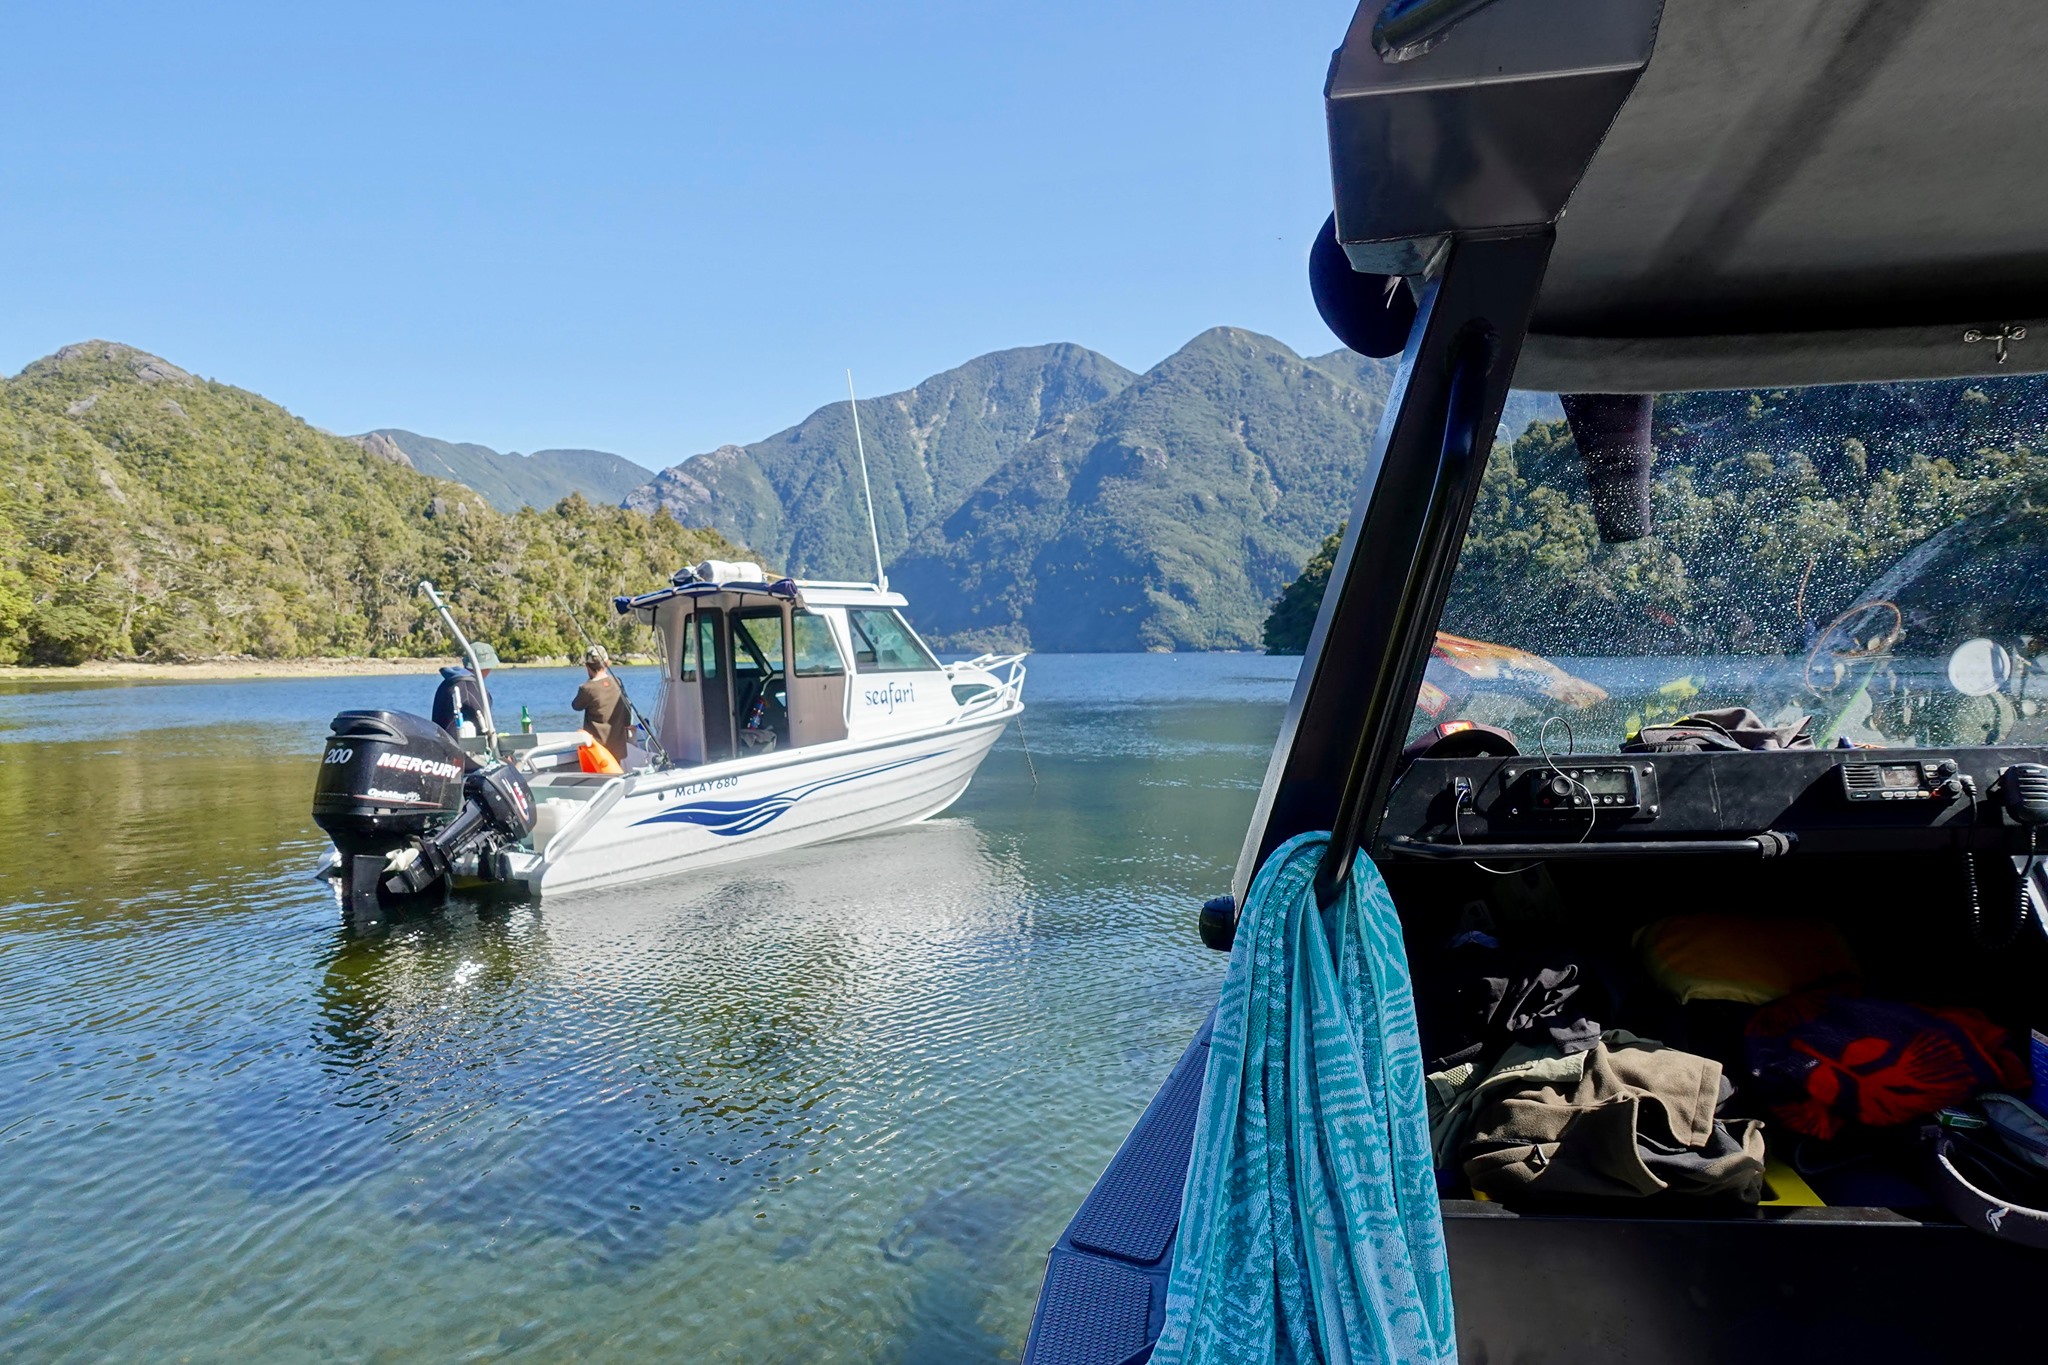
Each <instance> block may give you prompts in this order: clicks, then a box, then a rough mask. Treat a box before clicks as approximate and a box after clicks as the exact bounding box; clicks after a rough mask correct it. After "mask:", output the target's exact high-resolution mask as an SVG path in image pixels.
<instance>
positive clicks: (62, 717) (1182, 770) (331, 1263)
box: [0, 655, 1295, 1362]
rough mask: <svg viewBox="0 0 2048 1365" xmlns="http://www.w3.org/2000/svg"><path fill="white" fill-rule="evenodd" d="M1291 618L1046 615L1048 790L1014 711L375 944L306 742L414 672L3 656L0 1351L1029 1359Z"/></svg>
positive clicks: (1215, 848)
mask: <svg viewBox="0 0 2048 1365" xmlns="http://www.w3.org/2000/svg"><path fill="white" fill-rule="evenodd" d="M1294 664H1295V661H1293V660H1286V659H1263V658H1256V657H1248V656H1233V655H1194V656H1178V657H1176V656H1160V655H1152V656H1122V657H1103V656H1086V657H1057V656H1040V657H1038V658H1036V659H1034V660H1033V661H1032V665H1031V679H1030V682H1029V685H1028V687H1027V691H1026V700H1027V702H1028V703H1029V704H1030V707H1031V709H1030V712H1029V714H1028V715H1027V716H1026V718H1025V735H1026V738H1027V739H1028V741H1029V744H1030V754H1031V757H1032V758H1033V759H1034V760H1035V763H1036V767H1037V778H1038V780H1037V784H1036V785H1035V786H1034V785H1033V782H1032V780H1031V776H1030V773H1029V771H1028V769H1027V766H1026V762H1025V753H1024V751H1023V750H1022V749H1021V748H1020V747H1019V743H1018V738H1017V732H1016V731H1015V730H1014V729H1013V730H1012V731H1011V732H1010V733H1009V734H1008V735H1007V736H1006V737H1005V738H1004V740H1003V741H1002V743H1001V744H1000V745H998V747H997V748H996V750H995V751H994V752H993V753H992V754H991V755H990V757H989V760H988V762H987V763H986V765H985V766H984V767H983V769H982V772H981V775H980V776H979V777H978V778H977V779H976V781H975V783H974V785H973V787H972V788H970V790H969V791H968V793H967V795H966V796H965V798H963V799H962V801H961V802H960V803H959V805H957V806H956V807H955V808H954V809H953V811H952V812H950V813H949V814H948V815H947V816H946V817H945V818H942V819H940V820H936V821H932V822H930V823H928V824H925V825H922V826H918V827H916V828H912V829H908V830H904V831H900V832H898V833H895V834H889V835H882V836H878V837H875V838H871V839H865V840H859V841H855V842H851V843H847V844H841V845H836V846H832V847H827V848H820V849H815V850H812V851H810V852H808V853H805V854H800V855H798V856H796V857H794V858H791V859H788V860H786V861H782V862H778V863H776V864H774V865H771V866H753V867H743V868H742V869H740V870H737V871H732V872H727V873H723V874H719V873H712V874H705V875H701V876H698V877H694V878H683V879H678V880H672V881H669V882H666V883H657V884H653V885H649V886H644V887H639V888H632V889H629V890H626V891H620V892H605V893H597V894H595V895H592V896H588V897H565V898H561V899H558V900H549V901H548V902H546V903H545V904H543V905H538V906H515V907H500V908H495V909H493V908H478V907H474V906H457V907H455V908H453V909H451V910H450V911H449V912H447V913H446V914H443V915H438V916H434V917H430V918H418V919H413V920H410V921H401V922H400V923H399V924H398V926H397V927H396V928H395V929H394V931H393V932H392V933H391V934H390V935H389V936H388V937H385V938H382V939H376V940H364V941H351V940H349V939H347V938H346V937H345V936H344V935H343V934H342V933H341V932H340V927H339V926H340V915H339V912H338V910H337V908H336V906H335V903H334V899H333V896H332V893H331V892H330V891H329V890H328V889H327V888H326V887H325V886H324V885H323V884H319V883H315V882H313V881H310V880H309V879H308V878H307V876H306V872H307V870H308V869H309V868H310V867H311V865H312V863H313V861H314V859H315V857H316V856H317V855H318V853H319V852H320V851H321V849H322V848H323V847H324V843H323V841H322V840H321V838H320V836H319V833H318V831H317V830H315V829H314V828H313V827H312V825H311V823H310V821H309V820H308V819H307V816H306V809H307V804H308V801H309V798H310V793H311V788H312V781H313V767H314V765H313V756H314V755H316V754H317V753H318V752H319V747H320V737H321V735H322V734H323V733H324V732H325V728H326V721H327V719H328V717H329V716H331V715H332V714H333V713H334V712H335V711H337V710H341V709H343V708H345V707H349V706H363V705H377V706H391V707H398V708H403V709H410V710H418V711H424V710H425V709H426V704H427V700H428V697H429V695H430V692H431V680H430V679H413V678H362V679H346V680H338V681H270V682H250V683H218V684H206V685H192V686H187V685H143V686H80V687H71V688H64V689H44V690H38V691H29V690H26V689H23V688H21V687H19V686H18V685H17V686H16V687H15V688H14V690H12V691H8V690H4V689H6V688H7V687H8V684H5V683H0V831H4V834H0V839H4V843H0V1247H4V1248H5V1252H4V1254H0V1357H5V1358H20V1359H54V1358H78V1359H90V1358H111V1359H122V1360H144V1359H149V1360H184V1359H192V1360H213V1359H225V1358H261V1359H264V1360H269V1361H294V1360H394V1361H395V1360H419V1359H496V1358H500V1357H522V1358H533V1359H563V1358H582V1359H608V1358H628V1357H641V1358H646V1357H654V1356H666V1357H668V1358H674V1359H690V1360H704V1361H725V1360H732V1361H769V1360H804V1361H812V1360H860V1361H866V1360H902V1361H948V1362H952V1361H963V1360H980V1359H1000V1358H1008V1357H1014V1356H1015V1355H1016V1354H1017V1353H1018V1351H1019V1349H1020V1347H1021V1344H1022V1341H1023V1336H1024V1333H1025V1330H1026V1328H1027V1326H1028V1324H1029V1321H1030V1313H1031V1307H1032V1303H1033V1301H1034V1298H1035V1296H1036V1292H1037V1288H1038V1280H1039V1275H1040V1273H1041V1271H1042V1269H1043V1264H1044V1255H1045V1250H1046V1248H1047V1247H1048V1246H1049V1245H1050V1244H1051V1243H1052V1241H1053V1239H1054V1238H1055V1237H1056V1236H1057V1235H1058V1234H1059V1231H1060V1229H1061V1227H1062V1226H1063V1225H1064V1223H1065V1221H1066V1219H1067V1218H1068V1217H1069V1216H1070V1214H1071V1213H1072V1211H1073V1209H1074V1207H1075V1206H1076V1204H1077V1203H1078V1202H1079V1200H1080V1198H1081V1196H1082V1195H1083V1194H1084V1193H1085V1192H1086V1190H1087V1188H1088V1186H1089V1184H1090V1182H1091V1181H1092V1180H1093V1179H1094V1177H1095V1175H1096V1174H1097V1172H1098V1171H1100V1169H1101V1168H1102V1166H1103V1164H1104V1163H1105V1162H1106V1161H1107V1160H1108V1158H1109V1156H1110V1154H1111V1152H1112V1151H1113V1150H1114V1149H1115V1146H1116V1144H1117V1142H1118V1141H1120V1140H1121V1138H1122V1136H1123V1134H1124V1133H1125V1131H1126V1130H1127V1129H1128V1127H1129V1125H1130V1123H1131V1121H1132V1120H1133V1119H1134V1118H1135V1117H1136V1116H1137V1114H1138V1113H1139V1111H1140V1110H1141V1109H1142V1108H1143V1107H1144V1104H1145V1102H1146V1100H1147V1099H1149V1098H1150V1096H1151V1094H1152V1091H1153V1090H1154V1088H1155V1087H1156V1086H1157V1084H1158V1083H1159V1081H1160V1080H1161V1079H1162V1078H1163V1076H1164V1075H1165V1073H1166V1070H1167V1069H1168V1067H1169V1066H1170V1065H1171V1063H1172V1061H1173V1059H1174V1057H1175V1056H1176V1055H1178V1053H1179V1051H1180V1049H1181V1048H1182V1047H1183V1046H1184V1045H1185V1043H1186V1041H1187V1039H1188V1036H1189V1034H1190V1032H1191V1031H1192V1030H1193V1029H1194V1027H1195V1026H1196V1025H1197V1024H1198V1023H1199V1022H1200V1019H1201V1017H1202V1015H1203V1014H1204V1013H1205V1012H1206V1010H1207V1009H1208V1007H1209V1004H1210V1003H1211V1002H1212V1000H1213V999H1214V996H1215V991H1216V987H1217V984H1218V982H1219V980H1220V978H1221V973H1222V967H1223V962H1222V959H1221V958H1220V957H1218V956H1216V955H1214V954H1211V953H1208V952H1206V951H1204V950H1203V949H1202V948H1201V947H1200V946H1199V945H1198V943H1197V942H1196V939H1195V934H1194V927H1193V926H1194V908H1195V906H1196V904H1197V903H1198V902H1199V900H1200V899H1201V898H1202V897H1204V896H1207V895H1211V894H1214V893H1216V892H1218V891H1220V890H1223V889H1226V885H1227V879H1228V876H1229V873H1230V869H1231V866H1232V864H1233V863H1234V861H1235V858H1236V854H1237V849H1238V844H1239V841H1240V840H1241V838H1242V836H1243V831H1244V822H1245V819H1246V816H1247V814H1248V812H1249V810H1250V807H1251V803H1252V800H1253V797H1254V794H1255V790H1256V786H1257V783H1258V781H1259V779H1260V777H1261V776H1262V774H1263V772H1264V766H1265V760H1266V755H1267V752H1268V748H1269V746H1270V744H1271V742H1272V738H1273V735H1274V733H1275V731H1276V729H1277V728H1278V724H1279V719H1280V710H1281V707H1282V705H1283V704H1284V702H1285V700H1286V694H1287V689H1288V687H1289V685H1290V683H1291V681H1292V676H1293V671H1294ZM627 676H628V679H629V682H631V683H633V684H634V685H636V687H638V688H639V689H642V690H644V691H645V692H646V694H647V695H648V696H650V697H651V696H652V692H653V685H652V680H651V678H650V677H648V676H646V675H645V674H644V673H634V672H629V673H628V675H627ZM580 677H581V670H573V671H572V670H561V671H558V672H539V673H537V672H528V671H512V672H509V673H501V674H500V675H499V676H498V678H497V679H495V680H494V683H495V685H494V687H493V695H494V697H495V699H496V701H497V704H498V706H499V708H500V710H501V712H504V713H506V714H510V715H515V716H516V715H517V708H518V706H519V705H520V704H521V703H525V704H527V705H529V706H530V707H531V708H532V710H533V714H534V716H535V719H536V721H538V722H539V723H540V724H541V725H542V726H543V727H546V726H552V725H558V724H566V723H568V721H569V720H570V715H569V712H568V710H567V702H568V698H569V696H570V694H571V692H572V691H573V688H574V684H575V682H576V681H577V680H579V679H580Z"/></svg>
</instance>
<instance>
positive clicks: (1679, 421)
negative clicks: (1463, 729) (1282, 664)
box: [1410, 377, 2048, 753]
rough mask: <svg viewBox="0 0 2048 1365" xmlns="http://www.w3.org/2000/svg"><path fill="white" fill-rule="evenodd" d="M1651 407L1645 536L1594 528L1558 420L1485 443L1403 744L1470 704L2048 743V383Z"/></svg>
mask: <svg viewBox="0 0 2048 1365" xmlns="http://www.w3.org/2000/svg"><path fill="white" fill-rule="evenodd" d="M1651 412H1652V418H1651V430H1652V433H1653V436H1654V446H1655V452H1656V454H1655V464H1654V473H1653V478H1652V484H1651V523H1650V527H1649V534H1648V535H1646V536H1644V537H1643V538H1641V539H1638V540H1634V541H1628V542H1624V543H1606V542H1603V541H1602V540H1601V538H1600V534H1599V531H1598V528H1597V524H1596V520H1595V516H1594V510H1593V506H1592V504H1591V500H1590V494H1589V489H1588V485H1587V481H1586V477H1585V473H1584V465H1583V462H1582V461H1581V459H1580V456H1579V452H1578V449H1577V447H1576V446H1575V445H1574V443H1573V440H1572V435H1571V431H1570V429H1569V427H1568V426H1567V424H1566V423H1565V422H1564V421H1562V420H1556V421H1547V420H1538V421H1535V422H1533V423H1531V424H1529V425H1528V426H1527V427H1526V428H1525V429H1524V430H1522V431H1521V432H1519V433H1517V434H1515V435H1514V438H1513V439H1512V441H1508V440H1503V441H1502V442H1501V443H1499V444H1496V446H1495V447H1494V450H1493V454H1492V457H1491V459H1490V460H1489V463H1488V466H1487V470H1486V475H1485V481H1484V485H1483V487H1482V489H1481V491H1480V494H1479V498H1478V503H1477V506H1476V508H1475V510H1474V513H1473V516H1472V521H1471V525H1470V527H1469V529H1468V532H1467V535H1466V539H1465V543H1464V546H1463V549H1462V552H1461V555H1460V558H1459V561H1458V568H1457V572H1456V574H1455V576H1454V579H1453V582H1452V587H1451V592H1450V598H1449V601H1448V604H1447V606H1446V608H1445V611H1444V614H1443V618H1442V622H1441V633H1440V634H1439V635H1438V637H1437V643H1436V648H1435V650H1434V651H1433V652H1432V656H1431V659H1430V662H1429V667H1428V672H1427V681H1426V682H1425V684H1424V686H1423V689H1422V694H1421V697H1420V699H1419V702H1418V705H1417V708H1416V713H1415V717H1414V724H1413V727H1412V729H1411V731H1410V738H1411V739H1416V738H1419V737H1421V736H1423V735H1425V734H1426V733H1427V732H1428V731H1429V730H1430V728H1431V727H1432V726H1439V725H1442V724H1444V723H1445V722H1448V721H1455V720H1469V721H1473V722H1476V723H1479V724H1486V725H1494V726H1499V727H1502V728H1505V729H1507V730H1509V731H1511V732H1512V733H1513V734H1514V735H1515V737H1516V740H1517V743H1518V746H1519V747H1520V748H1521V749H1522V750H1523V751H1524V752H1539V751H1542V750H1544V749H1548V750H1549V751H1551V752H1564V751H1565V750H1566V749H1567V748H1576V750H1577V751H1578V752H1581V753H1584V752H1600V751H1607V752H1611V751H1613V750H1614V749H1616V748H1618V747H1619V746H1621V745H1622V744H1623V743H1624V742H1626V741H1627V740H1628V739H1629V738H1630V737H1631V736H1634V735H1636V734H1637V733H1638V732H1639V731H1640V729H1641V727H1643V726H1645V725H1655V724H1660V723H1667V722H1670V721H1673V720H1676V719H1678V718H1680V717H1683V716H1691V715H1697V714H1698V713H1701V712H1706V711H1721V710H1724V709H1728V708H1748V709H1749V710H1750V711H1752V712H1754V713H1755V722H1754V723H1756V724H1761V725H1762V726H1765V727H1771V728H1776V727H1794V726H1797V725H1798V723H1799V722H1800V720H1801V718H1802V717H1810V718H1811V723H1810V729H1809V731H1808V733H1809V734H1810V735H1811V737H1812V739H1813V741H1814V742H1815V743H1818V744H1822V745H1829V744H1837V743H1841V742H1845V741H1846V742H1849V743H1853V744H1859V745H1912V744H1918V745H1937V746H1949V745H1970V744H1991V743H2036V744H2038V743H2048V710H2044V708H2048V453H2044V452H2048V378H2035V377H2011V378H2004V379H1975V380H1952V381H1940V382H1925V383H1913V384H1864V385H1839V386H1832V387H1823V388H1811V389H1791V390H1770V391H1743V392H1718V393H1682V394H1666V395H1660V396H1658V397H1657V399H1656V400H1655V403H1654V406H1653V408H1652V410H1651ZM1503 434H1504V435H1505V433H1503ZM1785 733H1786V734H1788V735H1789V734H1791V733H1792V731H1791V730H1790V729H1787V730H1786V731H1785ZM1744 747H1755V746H1753V745H1749V744H1745V745H1744ZM1763 747H1771V746H1770V745H1765V746H1763Z"/></svg>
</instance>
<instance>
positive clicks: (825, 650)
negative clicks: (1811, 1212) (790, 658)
mask: <svg viewBox="0 0 2048 1365" xmlns="http://www.w3.org/2000/svg"><path fill="white" fill-rule="evenodd" d="M790 631H791V641H790V652H791V653H792V654H794V655H795V656H796V675H797V676H798V677H799V678H836V677H838V676H839V675H840V674H841V673H844V672H845V671H846V660H845V659H844V658H843V657H842V656H841V655H840V653H839V642H838V641H837V640H835V639H833V638H832V627H831V624H830V623H829V622H827V621H826V620H825V618H824V617H822V616H813V615H811V613H809V612H807V611H800V612H797V613H796V615H795V617H794V618H793V619H792V620H791V622H790Z"/></svg>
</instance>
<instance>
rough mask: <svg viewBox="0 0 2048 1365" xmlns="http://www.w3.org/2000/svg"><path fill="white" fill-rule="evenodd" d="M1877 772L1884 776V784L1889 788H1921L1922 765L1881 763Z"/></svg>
mask: <svg viewBox="0 0 2048 1365" xmlns="http://www.w3.org/2000/svg"><path fill="white" fill-rule="evenodd" d="M1877 770H1878V771H1879V772H1881V773H1883V774H1884V784H1885V786H1887V787H1910V788H1914V789H1918V787H1919V786H1920V765H1919V764H1918V763H1880V764H1878V767H1877Z"/></svg>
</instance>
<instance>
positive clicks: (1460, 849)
mask: <svg viewBox="0 0 2048 1365" xmlns="http://www.w3.org/2000/svg"><path fill="white" fill-rule="evenodd" d="M2043 762H2048V749H2042V748H2038V747H2025V748H2019V747H2006V748H1974V749H1783V750H1769V751H1764V752H1757V753H1733V752H1724V751H1715V752H1709V753H1663V754H1611V755H1590V754H1588V755H1575V756H1570V757H1554V758H1544V757H1540V756H1531V755H1526V754H1525V755H1522V756H1519V757H1514V758H1423V759H1417V760H1416V761H1415V762H1414V763H1412V764H1411V765H1410V766H1409V768H1408V770H1407V771H1406V772H1404V773H1403V774H1402V775H1401V777H1400V778H1399V779H1398V780H1397V781H1396V782H1395V784H1394V789H1393V792H1392V794H1391V795H1390V797H1389V798H1388V802H1387V818H1386V821H1385V823H1384V824H1383V825H1382V827H1381V830H1380V836H1379V839H1378V841H1377V844H1376V846H1375V847H1374V849H1373V856H1374V857H1375V858H1385V859H1391V860H1394V861H1401V860H1404V859H1418V860H1427V861H1470V860H1476V859H1481V858H1487V857H1498V856H1501V855H1503V854H1511V855H1513V856H1517V857H1567V858H1585V857H1596V858H1597V857H1633V856H1654V855H1658V854H1675V855H1685V854H1731V855H1738V856H1756V857H1775V856H1780V855H1782V854H1785V853H1789V852H1792V851H1794V850H1795V849H1796V850H1798V851H1800V852H1808V853H1858V852H1885V853H1902V852H1912V851H1916V850H1918V851H1929V852H1933V851H1940V850H1951V851H1952V850H1956V849H1963V848H1970V849H1978V850H1982V851H1986V852H2007V853H2013V854H2021V853H2025V852H2027V850H2028V846H2029V835H2030V832H2031V826H2030V825H2029V824H2028V823H2025V822H2023V821H2022V820H2020V819H2015V818H2014V815H2013V813H2012V812H2011V810H2009V804H2010V803H2009V802H2008V801H2007V800H2005V799H2001V798H2002V796H2004V794H2005V792H2004V788H2005V787H2006V786H2014V785H2016V784H2018V783H2020V781H2021V779H2022V775H2023V774H2025V773H2027V772H2030V771H2038V770H2036V769H2029V768H2028V766H2027V765H2035V764H2041V763H2043ZM2008 770H2017V771H2015V772H2014V773H2013V775H2012V776H2011V777H2010V778H2009V777H2008Z"/></svg>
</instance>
